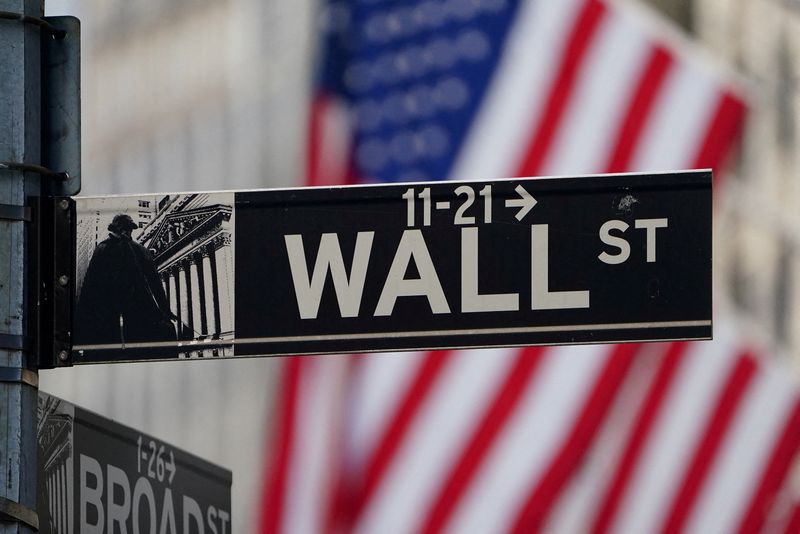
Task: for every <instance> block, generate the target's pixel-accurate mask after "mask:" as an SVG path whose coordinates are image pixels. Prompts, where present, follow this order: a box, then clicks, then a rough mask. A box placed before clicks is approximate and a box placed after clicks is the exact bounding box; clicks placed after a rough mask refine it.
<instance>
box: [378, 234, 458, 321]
mask: <svg viewBox="0 0 800 534" xmlns="http://www.w3.org/2000/svg"><path fill="white" fill-rule="evenodd" d="M412 258H413V259H414V262H415V264H416V266H417V270H418V271H419V278H417V279H411V280H407V279H406V278H404V277H405V273H406V270H407V269H408V265H409V263H410V262H411V259H412ZM412 296H424V297H427V298H428V304H429V305H430V307H431V311H432V312H433V313H450V306H449V305H448V304H447V299H446V298H445V296H444V291H443V290H442V284H441V283H440V282H439V276H438V275H437V274H436V268H435V267H434V266H433V260H432V259H431V255H430V252H428V247H427V246H426V245H425V238H424V237H423V236H422V231H420V230H405V231H404V232H403V236H402V237H401V238H400V244H399V245H398V246H397V252H395V255H394V260H392V266H391V267H390V268H389V274H388V275H387V276H386V283H385V284H384V286H383V291H381V296H380V298H379V299H378V306H377V307H376V308H375V316H376V317H383V316H388V315H391V314H392V311H393V310H394V303H395V301H396V300H397V297H412Z"/></svg>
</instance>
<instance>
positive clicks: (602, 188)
mask: <svg viewBox="0 0 800 534" xmlns="http://www.w3.org/2000/svg"><path fill="white" fill-rule="evenodd" d="M76 203H77V208H76V209H77V236H76V244H75V247H76V248H75V250H76V253H75V254H76V256H75V264H76V273H75V279H76V284H75V288H76V291H75V292H76V302H77V305H76V311H75V323H74V332H73V343H74V349H73V352H72V362H73V363H91V362H104V361H131V360H140V359H172V358H205V357H216V356H233V355H235V356H257V355H267V356H270V355H288V354H316V353H332V352H366V351H382V350H406V349H409V350H411V349H439V348H451V347H452V348H454V347H486V346H512V345H535V344H562V343H592V342H617V341H642V340H662V339H704V338H709V337H710V336H711V173H710V171H690V172H679V173H665V174H636V175H634V174H624V175H604V176H584V177H570V178H538V179H530V178H521V179H505V180H494V181H482V182H434V183H415V184H389V185H364V186H344V187H324V188H303V189H275V190H262V191H242V192H223V193H183V194H150V195H138V196H124V197H103V198H92V197H87V198H77V199H76Z"/></svg>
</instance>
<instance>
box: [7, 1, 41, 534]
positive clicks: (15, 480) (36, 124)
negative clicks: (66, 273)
mask: <svg viewBox="0 0 800 534" xmlns="http://www.w3.org/2000/svg"><path fill="white" fill-rule="evenodd" d="M0 11H5V12H10V13H18V14H22V15H25V16H29V17H37V18H38V17H42V16H43V15H44V0H0ZM40 31H41V29H40V28H39V27H37V26H36V25H35V24H29V23H26V22H23V21H22V20H8V19H3V20H0V161H10V162H20V163H32V164H39V163H41V161H42V160H41V146H40V145H41V110H40V102H41V61H40ZM39 190H40V177H39V176H38V175H37V174H35V173H30V172H25V173H23V172H21V171H15V170H9V169H7V168H6V169H2V170H0V205H5V206H9V207H11V208H10V210H11V211H10V212H12V213H13V211H14V209H15V208H14V206H24V205H25V204H26V199H28V198H29V197H31V196H38V194H39ZM31 235H32V229H31V228H30V222H28V221H25V220H14V218H13V217H8V218H5V217H4V218H0V533H2V534H12V533H13V534H21V533H26V534H27V533H33V532H36V531H37V529H36V524H37V522H38V519H37V517H36V494H37V492H36V426H37V425H36V423H37V385H38V375H37V373H36V363H37V360H36V355H35V354H33V353H31V351H32V350H34V349H35V343H34V342H33V341H32V339H31V336H32V335H33V332H31V331H30V325H29V324H28V322H29V321H28V319H29V313H30V309H29V307H30V306H32V305H34V304H35V303H32V302H28V299H27V297H28V291H27V286H28V284H29V283H30V280H29V272H30V270H29V265H28V261H29V256H28V255H29V247H30V246H31V245H30V239H31Z"/></svg>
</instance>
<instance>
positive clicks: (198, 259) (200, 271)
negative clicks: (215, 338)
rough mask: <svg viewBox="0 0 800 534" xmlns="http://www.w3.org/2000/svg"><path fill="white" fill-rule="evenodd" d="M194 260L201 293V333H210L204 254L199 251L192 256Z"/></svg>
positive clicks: (205, 334) (198, 287)
mask: <svg viewBox="0 0 800 534" xmlns="http://www.w3.org/2000/svg"><path fill="white" fill-rule="evenodd" d="M192 259H193V260H194V262H193V263H194V265H195V269H197V289H198V293H199V297H200V298H199V299H198V300H199V301H200V302H199V303H200V333H201V334H203V335H204V336H207V335H208V315H207V307H206V274H205V264H204V262H203V254H202V253H201V252H200V251H198V252H196V253H195V254H194V256H193V257H192Z"/></svg>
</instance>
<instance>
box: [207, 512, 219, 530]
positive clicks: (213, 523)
mask: <svg viewBox="0 0 800 534" xmlns="http://www.w3.org/2000/svg"><path fill="white" fill-rule="evenodd" d="M206 521H207V522H208V528H210V529H211V534H219V532H217V509H216V508H215V507H213V506H209V507H208V510H206Z"/></svg>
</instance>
